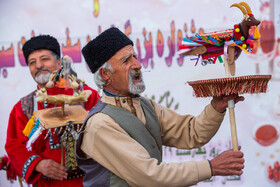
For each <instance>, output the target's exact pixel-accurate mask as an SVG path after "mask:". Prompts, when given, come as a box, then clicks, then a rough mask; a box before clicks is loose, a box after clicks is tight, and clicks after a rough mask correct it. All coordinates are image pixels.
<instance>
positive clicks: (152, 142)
mask: <svg viewBox="0 0 280 187" xmlns="http://www.w3.org/2000/svg"><path fill="white" fill-rule="evenodd" d="M141 107H142V109H143V111H144V114H145V117H146V126H145V125H144V124H143V123H142V122H141V121H140V120H139V119H138V118H137V117H136V116H134V115H133V114H132V113H130V112H129V111H127V110H125V109H123V108H120V107H116V106H112V105H107V104H106V103H99V104H97V105H96V106H95V107H93V108H92V110H91V111H90V113H89V115H88V116H87V118H86V120H85V122H84V124H86V122H87V120H88V119H89V118H90V117H91V116H92V115H94V114H95V113H98V112H101V113H104V114H107V115H109V116H111V117H112V118H113V119H115V120H116V121H117V122H118V124H119V125H120V126H121V128H123V129H124V130H125V131H126V132H127V133H128V134H129V135H130V136H131V137H132V138H133V139H135V140H136V141H137V142H138V143H139V144H141V145H142V146H143V147H144V148H145V149H146V150H147V151H148V153H149V154H150V156H151V158H156V159H157V160H158V164H160V163H161V162H162V155H161V153H162V150H161V148H162V143H161V133H160V127H159V123H158V119H157V116H156V113H155V111H154V109H153V107H152V106H151V104H150V103H149V102H148V101H147V100H146V99H144V98H142V97H141ZM82 140H83V134H81V135H80V137H79V139H78V141H77V146H76V153H77V162H78V165H79V167H80V168H81V169H82V170H83V171H84V172H85V177H84V180H83V184H84V186H102V187H111V186H114V187H125V186H129V185H128V184H127V182H126V181H124V180H123V179H121V178H120V177H118V176H117V175H115V174H114V173H112V172H110V171H109V170H107V169H106V168H104V167H103V166H102V165H100V164H99V163H97V162H96V161H95V160H93V159H86V158H85V155H84V153H83V151H82V150H81V149H80V146H81V144H82Z"/></svg>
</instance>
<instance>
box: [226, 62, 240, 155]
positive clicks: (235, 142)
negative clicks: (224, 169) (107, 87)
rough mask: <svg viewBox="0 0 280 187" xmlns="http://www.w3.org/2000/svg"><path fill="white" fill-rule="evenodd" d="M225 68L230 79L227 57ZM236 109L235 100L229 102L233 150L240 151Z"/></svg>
mask: <svg viewBox="0 0 280 187" xmlns="http://www.w3.org/2000/svg"><path fill="white" fill-rule="evenodd" d="M224 66H225V73H226V77H230V73H229V65H228V61H227V58H226V57H224ZM234 107H235V103H234V100H233V99H232V100H229V101H228V110H229V119H230V130H231V141H232V148H233V151H238V139H237V131H236V122H235V112H234Z"/></svg>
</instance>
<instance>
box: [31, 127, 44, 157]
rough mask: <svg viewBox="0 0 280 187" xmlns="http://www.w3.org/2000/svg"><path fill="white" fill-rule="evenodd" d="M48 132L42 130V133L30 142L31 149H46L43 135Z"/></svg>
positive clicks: (41, 150)
mask: <svg viewBox="0 0 280 187" xmlns="http://www.w3.org/2000/svg"><path fill="white" fill-rule="evenodd" d="M47 133H48V131H47V129H45V130H43V131H42V134H41V135H40V136H39V137H38V138H37V139H36V140H35V141H34V142H33V143H32V145H31V147H32V150H33V151H34V152H36V153H42V152H43V151H44V150H45V149H46V142H45V141H46V140H45V136H46V134H47Z"/></svg>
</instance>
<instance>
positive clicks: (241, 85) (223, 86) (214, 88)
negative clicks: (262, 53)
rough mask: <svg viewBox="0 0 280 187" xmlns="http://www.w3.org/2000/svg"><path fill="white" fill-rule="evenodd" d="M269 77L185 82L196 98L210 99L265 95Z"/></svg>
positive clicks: (252, 76)
mask: <svg viewBox="0 0 280 187" xmlns="http://www.w3.org/2000/svg"><path fill="white" fill-rule="evenodd" d="M270 79H271V75H248V76H242V77H229V78H221V79H208V80H199V81H190V82H187V83H188V84H189V85H190V86H192V88H193V90H194V95H195V96H196V97H210V96H221V95H230V94H236V93H237V94H243V93H265V92H266V91H267V85H268V81H269V80H270Z"/></svg>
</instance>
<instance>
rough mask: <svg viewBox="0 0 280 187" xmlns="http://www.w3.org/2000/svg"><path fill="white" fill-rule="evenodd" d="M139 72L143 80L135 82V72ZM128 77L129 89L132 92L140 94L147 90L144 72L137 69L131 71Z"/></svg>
mask: <svg viewBox="0 0 280 187" xmlns="http://www.w3.org/2000/svg"><path fill="white" fill-rule="evenodd" d="M137 73H138V74H139V76H140V78H141V82H137V83H134V82H133V78H134V76H135V74H137ZM128 78H129V86H128V90H129V92H130V93H132V94H140V93H142V92H144V91H145V89H146V86H145V83H144V81H143V77H142V73H141V71H140V70H138V71H136V70H132V71H130V73H129V76H128Z"/></svg>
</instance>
